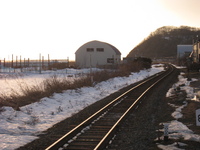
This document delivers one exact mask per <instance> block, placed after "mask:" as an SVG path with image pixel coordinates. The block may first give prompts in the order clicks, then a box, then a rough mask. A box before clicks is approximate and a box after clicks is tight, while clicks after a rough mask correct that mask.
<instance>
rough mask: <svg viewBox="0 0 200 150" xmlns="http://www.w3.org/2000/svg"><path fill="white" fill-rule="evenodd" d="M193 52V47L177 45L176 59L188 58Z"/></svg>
mask: <svg viewBox="0 0 200 150" xmlns="http://www.w3.org/2000/svg"><path fill="white" fill-rule="evenodd" d="M192 50H193V45H177V58H178V59H180V58H183V57H188V56H189V55H190V53H191V52H192Z"/></svg>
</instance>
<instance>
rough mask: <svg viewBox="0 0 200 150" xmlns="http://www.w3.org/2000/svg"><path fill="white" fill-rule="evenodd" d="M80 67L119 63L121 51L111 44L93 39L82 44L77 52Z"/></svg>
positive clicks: (77, 62) (77, 64) (77, 61)
mask: <svg viewBox="0 0 200 150" xmlns="http://www.w3.org/2000/svg"><path fill="white" fill-rule="evenodd" d="M75 57H76V66H77V67H79V68H90V67H100V66H105V65H117V64H119V63H120V61H121V53H120V51H119V50H118V49H117V48H116V47H114V46H113V45H111V44H108V43H105V42H100V41H91V42H88V43H86V44H84V45H82V46H81V47H80V48H79V49H78V50H77V51H76V53H75Z"/></svg>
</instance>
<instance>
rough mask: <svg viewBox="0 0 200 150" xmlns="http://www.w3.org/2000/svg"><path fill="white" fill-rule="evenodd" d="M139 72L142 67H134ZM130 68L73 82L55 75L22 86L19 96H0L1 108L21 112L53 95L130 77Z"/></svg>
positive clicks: (105, 71)
mask: <svg viewBox="0 0 200 150" xmlns="http://www.w3.org/2000/svg"><path fill="white" fill-rule="evenodd" d="M134 67H135V68H136V70H137V71H138V70H139V68H141V65H134ZM141 69H143V68H141ZM131 71H132V70H131V69H130V66H125V65H123V66H120V67H119V69H118V70H112V71H108V70H103V71H100V72H92V73H90V74H87V75H85V76H82V77H80V78H77V79H75V80H74V81H73V82H72V81H69V80H68V79H67V78H66V77H62V78H60V77H58V76H57V75H54V76H52V77H50V78H48V79H46V80H44V81H43V82H42V83H41V84H39V85H34V86H31V87H30V86H27V85H26V84H21V85H20V91H21V93H20V94H19V93H18V92H17V91H16V90H13V91H12V95H10V96H7V95H3V94H2V95H0V107H2V106H10V107H13V108H14V109H16V110H19V109H20V107H21V106H25V105H28V104H30V103H34V102H37V101H39V100H40V99H41V98H43V97H50V96H52V95H53V93H62V92H63V91H64V90H69V89H78V88H81V87H84V86H94V85H95V84H97V83H99V82H102V81H106V80H108V79H110V78H114V77H119V76H128V75H129V74H130V73H131Z"/></svg>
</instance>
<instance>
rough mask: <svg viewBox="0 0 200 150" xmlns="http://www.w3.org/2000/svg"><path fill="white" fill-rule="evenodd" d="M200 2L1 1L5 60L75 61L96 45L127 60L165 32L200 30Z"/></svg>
mask: <svg viewBox="0 0 200 150" xmlns="http://www.w3.org/2000/svg"><path fill="white" fill-rule="evenodd" d="M199 6H200V0H0V52H1V55H0V59H1V60H2V59H4V58H5V59H6V60H11V59H12V55H13V56H14V57H16V56H18V58H19V57H20V56H21V58H26V59H27V58H30V59H39V56H40V54H41V55H42V56H44V58H45V59H47V57H48V54H49V56H50V59H67V58H69V60H75V52H76V50H77V49H78V48H79V47H80V46H82V45H83V44H85V43H86V42H89V41H92V40H99V41H103V42H106V43H109V44H112V45H113V46H115V47H116V48H118V49H119V50H120V52H121V53H122V58H123V57H126V56H127V54H128V53H129V52H130V51H131V50H132V49H133V48H134V47H135V46H137V45H138V44H139V43H140V42H142V41H143V40H144V39H145V38H146V37H147V36H148V35H149V34H150V33H151V32H154V31H155V30H156V29H157V28H160V27H162V26H168V25H169V26H181V25H186V26H191V27H200V21H199V19H198V17H199V16H198V14H199Z"/></svg>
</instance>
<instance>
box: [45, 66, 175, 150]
mask: <svg viewBox="0 0 200 150" xmlns="http://www.w3.org/2000/svg"><path fill="white" fill-rule="evenodd" d="M172 72H173V67H172V66H170V65H168V66H167V69H166V70H165V71H163V72H161V73H158V74H156V75H154V76H152V77H150V78H148V79H146V80H144V81H142V82H140V83H139V84H137V85H135V86H134V87H132V88H131V89H129V90H128V91H126V92H125V93H123V94H121V95H120V96H118V97H117V98H115V99H114V100H113V101H111V102H110V103H109V104H107V105H106V106H104V107H103V108H101V109H100V110H99V111H97V112H96V113H94V114H93V115H92V116H90V117H89V118H87V119H86V120H85V121H83V122H82V123H80V124H79V125H78V126H76V127H74V128H73V129H72V130H71V131H69V132H68V133H67V134H65V135H64V136H63V137H61V138H60V139H58V140H57V141H56V142H54V143H53V144H52V145H50V146H49V147H47V148H46V150H56V149H59V150H64V149H70V150H92V149H95V150H97V149H103V148H105V147H106V145H107V144H108V143H109V141H110V140H111V139H112V137H113V136H114V133H115V131H116V130H117V128H118V126H119V125H120V123H122V122H123V120H124V119H126V117H127V116H128V115H129V114H130V112H131V111H132V110H134V109H137V108H138V107H139V105H140V104H141V103H142V98H143V96H144V95H145V94H146V93H147V92H150V91H151V90H152V88H153V87H154V86H155V85H156V84H157V83H159V82H161V81H162V80H163V79H164V78H166V77H167V76H168V75H170V74H171V73H172Z"/></svg>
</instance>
